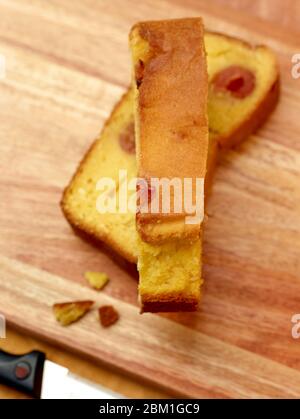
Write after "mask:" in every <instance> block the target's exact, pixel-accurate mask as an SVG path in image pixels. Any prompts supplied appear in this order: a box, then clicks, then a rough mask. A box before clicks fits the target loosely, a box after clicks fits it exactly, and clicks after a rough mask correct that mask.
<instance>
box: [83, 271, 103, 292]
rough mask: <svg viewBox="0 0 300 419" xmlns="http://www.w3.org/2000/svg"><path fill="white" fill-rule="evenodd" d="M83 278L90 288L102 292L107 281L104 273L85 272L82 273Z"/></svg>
mask: <svg viewBox="0 0 300 419" xmlns="http://www.w3.org/2000/svg"><path fill="white" fill-rule="evenodd" d="M84 277H85V279H86V280H87V281H88V283H89V284H90V286H91V287H93V288H95V289H96V290H99V291H100V290H102V289H103V288H104V287H105V285H106V284H107V283H108V281H109V277H108V276H107V275H106V273H104V272H91V271H87V272H85V273H84Z"/></svg>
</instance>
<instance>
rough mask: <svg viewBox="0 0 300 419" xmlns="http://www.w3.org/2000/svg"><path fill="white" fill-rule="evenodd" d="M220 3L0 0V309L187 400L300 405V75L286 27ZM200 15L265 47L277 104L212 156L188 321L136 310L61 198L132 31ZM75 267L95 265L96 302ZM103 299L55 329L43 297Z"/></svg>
mask: <svg viewBox="0 0 300 419" xmlns="http://www.w3.org/2000/svg"><path fill="white" fill-rule="evenodd" d="M220 3H221V0H216V1H211V2H209V4H208V2H207V1H204V0H200V1H196V0H186V1H184V2H183V1H179V0H178V1H168V0H163V1H150V0H147V1H143V2H138V1H133V0H123V1H121V0H114V1H100V0H99V1H96V0H85V1H82V0H72V1H70V0H69V1H67V0H64V1H62V0H52V1H51V2H44V1H43V0H31V1H26V2H25V1H22V0H7V1H0V15H1V19H0V54H1V55H2V56H5V58H6V67H7V68H6V77H5V78H4V79H2V80H0V109H1V112H0V134H1V138H0V232H1V235H0V254H1V256H0V273H1V275H0V312H1V313H2V314H4V315H5V316H6V318H7V320H8V321H9V322H10V323H11V324H12V325H14V326H17V327H18V328H21V329H23V330H25V331H27V332H28V333H31V334H33V335H36V336H39V337H41V338H43V339H45V340H48V341H51V342H53V343H55V344H57V345H59V346H61V347H64V348H66V349H69V350H72V351H76V352H78V353H80V354H81V355H82V356H86V357H89V358H92V359H93V360H95V361H97V362H103V363H105V364H109V365H110V366H112V367H116V368H118V369H121V370H123V371H125V372H126V373H128V374H131V375H133V376H137V377H139V378H140V379H143V380H147V381H151V382H153V383H156V384H157V385H159V386H163V387H165V388H166V389H167V390H168V391H172V392H174V393H175V394H180V395H184V396H189V397H300V340H294V339H293V338H292V335H291V330H292V323H291V318H292V316H293V315H294V314H295V313H298V312H300V298H299V295H300V188H299V186H300V141H299V140H300V138H299V134H300V118H299V117H300V79H298V80H296V79H293V78H292V76H291V68H292V64H291V59H292V56H293V55H294V54H295V53H297V52H298V53H299V52H300V42H299V39H300V36H299V31H297V28H294V29H293V28H292V27H290V28H289V31H284V30H283V28H281V27H279V26H278V25H276V24H275V23H274V24H273V23H270V22H269V23H266V22H265V21H261V20H259V19H257V18H254V17H251V16H246V15H245V14H242V13H240V12H238V11H236V12H229V11H228V10H227V9H224V8H223V7H220V8H219V7H217V4H220ZM196 15H201V16H203V17H204V19H205V22H206V25H207V27H208V28H209V29H212V30H217V31H223V32H226V33H229V34H232V35H235V36H240V37H243V38H245V39H249V40H251V41H253V42H256V43H266V44H268V45H269V46H271V47H273V49H274V50H275V51H276V53H277V55H278V59H279V62H280V67H281V73H282V86H283V87H282V98H281V102H280V105H279V106H278V108H277V110H276V112H275V113H274V115H273V116H272V117H271V119H270V120H269V122H268V123H267V124H266V125H265V127H264V128H263V129H262V130H260V131H259V133H257V135H256V136H253V137H252V138H251V139H249V141H248V142H246V143H245V144H244V145H242V146H241V147H240V148H239V149H238V150H235V151H233V152H231V153H229V154H228V155H227V156H226V157H225V159H224V160H223V161H222V163H221V165H220V167H219V169H218V171H217V174H216V179H215V186H214V189H213V194H212V197H211V199H210V202H209V211H208V212H209V216H210V218H209V222H208V225H207V228H206V233H205V234H206V237H205V279H206V283H205V289H204V296H203V301H202V306H201V310H200V312H199V313H196V314H173V315H164V316H158V315H151V314H145V315H143V316H141V315H139V309H138V306H137V302H136V295H137V281H136V279H137V278H136V274H135V272H134V269H133V268H132V267H130V268H129V267H128V265H126V264H125V263H124V264H122V263H120V261H119V260H115V259H113V258H112V257H111V255H109V254H108V253H107V252H106V251H105V250H104V249H102V250H101V249H100V250H99V248H98V249H97V248H95V247H93V246H91V245H89V244H87V243H86V242H84V241H82V240H81V239H80V238H78V237H77V236H75V235H74V233H73V231H72V230H71V229H70V227H69V226H68V224H67V222H66V221H65V219H64V218H63V216H62V214H61V211H60V208H59V201H60V198H61V193H62V190H63V188H64V186H65V185H66V184H67V183H68V182H69V179H70V177H71V175H72V174H73V172H74V170H75V168H76V165H77V163H78V161H79V160H80V159H81V157H82V155H83V153H84V152H85V151H86V150H87V148H88V147H89V145H90V143H91V140H92V139H93V138H94V137H95V136H96V135H97V133H98V131H99V130H100V129H101V126H102V124H103V122H104V120H105V118H106V117H107V116H108V115H109V113H110V111H111V108H112V106H113V104H114V103H115V102H116V101H117V100H118V98H119V96H120V95H121V93H122V92H123V91H124V90H125V88H126V86H127V85H128V83H129V79H130V63H129V54H128V47H127V33H128V31H129V28H130V26H131V25H132V24H133V23H134V22H135V21H137V20H141V19H149V18H151V19H158V18H166V17H169V18H171V17H184V16H196ZM86 270H101V271H106V272H107V273H108V274H109V276H110V277H111V279H112V280H111V282H110V284H109V285H108V287H107V288H106V289H105V292H102V293H97V292H96V291H93V290H91V289H89V287H88V286H87V284H86V283H85V281H84V280H83V272H84V271H86ZM82 298H84V299H93V300H95V301H96V302H97V305H100V304H106V303H109V304H113V305H114V306H116V307H117V308H118V310H119V311H120V315H121V318H120V321H119V323H118V324H116V325H115V326H114V327H112V328H110V329H106V330H105V329H101V327H100V326H99V324H98V320H97V312H96V310H95V311H92V312H91V313H89V314H88V315H87V316H86V317H85V318H84V319H83V320H82V321H80V322H79V323H77V324H74V325H72V326H70V327H69V328H61V327H60V326H59V325H58V324H57V323H56V322H55V320H54V319H53V316H52V311H51V305H52V304H53V303H54V302H58V301H64V300H73V299H82Z"/></svg>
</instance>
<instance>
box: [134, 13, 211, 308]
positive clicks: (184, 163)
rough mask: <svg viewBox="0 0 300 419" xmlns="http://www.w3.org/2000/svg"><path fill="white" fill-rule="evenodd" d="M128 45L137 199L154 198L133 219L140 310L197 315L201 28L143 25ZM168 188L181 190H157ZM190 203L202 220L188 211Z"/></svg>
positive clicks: (204, 126)
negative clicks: (141, 186)
mask: <svg viewBox="0 0 300 419" xmlns="http://www.w3.org/2000/svg"><path fill="white" fill-rule="evenodd" d="M129 39H130V47H131V52H132V62H133V89H134V91H135V127H136V131H135V140H136V145H137V147H136V156H137V171H138V178H139V179H140V180H141V181H143V182H144V183H143V186H144V188H145V189H144V190H141V188H138V192H141V193H144V192H148V190H149V189H150V191H151V197H150V199H149V196H148V194H147V196H146V200H145V201H146V202H145V203H144V205H143V204H141V198H140V197H139V198H140V199H138V203H139V207H138V211H137V217H136V226H137V232H138V234H139V235H140V237H139V238H138V270H139V276H140V280H139V297H140V301H141V306H142V310H143V311H162V310H163V311H171V310H176V311H182V310H194V309H195V308H196V307H197V305H198V302H199V299H200V287H201V281H202V280H201V266H202V261H201V247H202V246H201V240H200V232H201V228H202V221H203V215H204V178H205V175H206V165H207V156H208V118H207V97H208V75H207V64H206V54H205V49H204V28H203V24H202V20H201V19H200V18H194V19H176V20H164V21H155V22H141V23H138V24H136V25H135V26H134V27H133V28H132V30H131V32H130V37H129ZM154 179H155V180H156V182H155V185H156V186H153V185H154V182H153V180H154ZM187 179H189V181H190V189H188V190H186V188H185V183H186V181H187ZM168 181H169V182H172V185H176V186H174V187H173V188H171V187H169V188H166V187H165V188H163V187H161V186H160V185H161V184H162V182H164V183H165V185H167V182H168ZM199 181H200V182H201V181H202V182H201V185H202V190H201V185H200V190H199V184H198V190H197V191H196V183H197V182H199ZM169 186H170V184H169ZM171 193H173V194H171ZM152 194H154V197H153V196H152ZM176 194H177V196H176ZM192 198H197V202H196V200H195V201H193V200H192ZM155 199H156V200H157V204H158V205H157V208H154V210H156V211H157V212H155V213H153V202H154V200H155ZM187 199H189V200H190V201H191V202H190V203H191V204H192V206H193V207H195V211H196V209H198V212H197V215H198V216H196V213H195V212H193V213H191V214H190V216H188V215H187V213H186V212H185V210H184V209H185V208H186V203H187V202H186V201H187ZM179 200H180V201H181V202H179ZM183 202H184V208H183V205H182V204H183ZM167 203H168V205H166V204H167ZM171 203H172V204H173V206H172V204H171ZM145 204H146V205H145ZM164 206H165V208H164ZM175 207H177V208H175ZM179 207H180V208H179ZM193 209H194V208H193ZM143 210H144V211H145V212H143ZM164 210H165V212H164ZM201 210H202V211H201ZM191 216H192V217H191ZM191 219H192V222H191ZM194 242H196V243H197V246H196V247H195V252H194V254H191V249H193V248H194V246H193V245H194ZM193 262H194V263H193Z"/></svg>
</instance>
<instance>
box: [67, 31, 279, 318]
mask: <svg viewBox="0 0 300 419" xmlns="http://www.w3.org/2000/svg"><path fill="white" fill-rule="evenodd" d="M205 46H206V52H207V64H208V75H209V95H208V117H209V130H210V136H209V143H210V145H209V159H208V169H207V175H206V180H205V182H206V185H205V186H206V195H207V192H208V191H209V186H210V184H211V180H212V175H213V171H214V170H213V169H214V167H215V164H216V162H217V157H218V153H219V151H220V150H221V149H227V148H230V147H232V146H233V145H236V144H238V143H239V142H240V141H242V140H244V139H245V138H246V137H247V136H248V135H249V134H251V133H252V132H253V131H254V130H255V129H257V128H258V127H259V126H260V125H261V124H262V123H264V121H265V120H266V118H267V117H268V116H269V114H270V113H271V111H272V110H273V109H274V107H275V106H276V103H277V101H278V97H279V72H278V67H277V63H276V59H275V57H274V55H273V53H272V52H271V51H270V50H269V49H268V48H267V47H264V46H259V47H254V46H251V45H249V44H247V43H245V42H243V41H240V40H238V39H235V38H231V37H228V36H225V35H222V34H216V33H206V35H205ZM250 74H251V75H252V76H250ZM133 99H134V98H133V93H132V92H131V91H129V92H128V93H126V94H125V95H124V96H123V98H122V99H121V101H120V102H119V104H118V105H117V106H116V107H115V109H114V110H113V112H112V114H111V116H110V118H109V120H108V121H107V123H106V124H105V126H104V128H103V131H102V133H101V135H100V137H99V139H97V140H96V141H95V143H94V144H93V146H92V147H91V149H90V150H89V151H88V153H87V155H86V156H85V158H84V159H83V161H82V162H81V164H80V166H79V168H78V170H77V172H76V173H75V175H74V177H73V179H72V181H71V183H70V185H69V186H68V187H67V188H66V190H65V192H64V196H63V199H62V209H63V211H64V213H65V215H66V217H67V219H68V220H69V221H70V223H71V224H72V225H73V226H74V227H75V228H77V229H79V230H80V231H83V232H85V233H86V234H87V235H88V236H90V237H94V238H96V239H99V240H100V241H104V242H105V243H107V244H108V245H109V246H110V247H112V248H113V249H114V250H115V251H116V252H118V253H119V254H121V255H122V256H123V257H125V258H126V259H127V260H129V261H131V262H136V261H137V253H138V246H137V240H138V235H137V233H136V228H135V214H133V213H132V212H128V213H125V214H124V213H123V214H118V213H117V214H101V213H99V212H98V210H97V207H96V205H97V199H98V197H99V191H97V189H96V185H97V183H98V180H99V179H101V178H102V177H107V176H112V177H113V178H114V179H115V180H116V182H117V185H118V184H119V176H118V175H119V170H122V169H123V170H126V171H127V172H128V180H130V179H131V178H134V177H136V175H137V168H136V161H135V149H134V133H133ZM229 115H230V116H229ZM220 121H222V123H221V122H220ZM200 244H201V242H200V240H199V241H196V242H193V243H192V245H191V246H190V247H189V246H188V245H187V246H186V247H185V248H182V249H179V248H178V249H177V248H176V246H175V245H174V243H173V248H172V244H170V245H169V246H168V244H166V245H163V246H154V245H150V244H148V243H144V249H142V251H143V252H144V260H146V259H147V257H149V258H151V260H152V267H153V270H152V271H151V272H145V275H147V276H148V277H149V278H150V277H151V278H152V277H153V280H155V278H156V284H155V286H156V287H158V288H159V287H160V293H161V291H163V292H164V293H166V290H167V289H168V284H169V283H170V282H172V278H173V277H174V272H176V276H177V281H176V283H177V284H178V289H180V283H181V281H180V278H181V277H182V278H185V277H189V278H191V279H192V278H194V277H195V276H197V275H198V272H199V263H198V260H200V259H199V258H200V252H201V245H200ZM153 255H156V256H155V257H156V259H154V258H153ZM186 255H187V256H186ZM187 259H188V260H189V262H186V261H187ZM166 261H168V263H166ZM192 261H193V263H192ZM179 265H180V266H179ZM147 266H149V265H148V263H146V264H145V265H144V266H143V265H142V266H140V270H141V271H143V270H144V271H145V270H147V269H148V268H147ZM155 272H156V273H155ZM198 278H199V276H198ZM150 282H151V281H150V280H149V285H150V288H153V287H152V286H151V284H150ZM191 282H192V281H191ZM157 284H159V285H157ZM152 285H153V283H152ZM173 285H174V284H173ZM197 290H198V295H200V289H198V285H197ZM140 292H142V293H143V294H144V299H145V301H146V303H145V307H144V310H145V311H146V310H149V311H172V309H173V310H176V311H177V310H178V304H174V305H173V306H172V305H171V304H166V301H159V300H158V299H156V301H154V300H153V299H152V301H151V296H150V298H149V299H148V300H147V298H146V296H147V287H146V284H145V287H143V285H141V290H140ZM151 292H152V291H151ZM192 294H193V295H194V294H195V291H194V290H193V291H192ZM196 300H199V298H198V297H197V298H196V299H195V301H196ZM196 307H197V303H194V304H193V303H192V302H191V299H188V302H187V304H182V306H181V309H182V310H194V309H196Z"/></svg>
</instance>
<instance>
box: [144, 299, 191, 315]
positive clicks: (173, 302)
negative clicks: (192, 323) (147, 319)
mask: <svg viewBox="0 0 300 419" xmlns="http://www.w3.org/2000/svg"><path fill="white" fill-rule="evenodd" d="M198 308H199V300H198V299H196V298H184V297H183V296H182V295H180V294H178V295H174V294H173V295H165V296H164V299H162V298H160V300H155V299H154V298H153V296H148V297H147V296H145V295H143V301H142V306H141V314H142V313H172V312H173V313H176V312H194V311H197V310H198Z"/></svg>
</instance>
